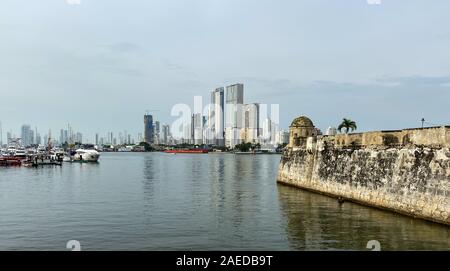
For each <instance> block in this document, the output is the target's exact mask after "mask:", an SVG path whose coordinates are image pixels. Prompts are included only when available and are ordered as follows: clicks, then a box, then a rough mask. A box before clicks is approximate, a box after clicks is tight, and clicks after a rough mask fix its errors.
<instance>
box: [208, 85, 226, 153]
mask: <svg viewBox="0 0 450 271" xmlns="http://www.w3.org/2000/svg"><path fill="white" fill-rule="evenodd" d="M224 100H225V93H224V89H223V87H221V88H217V89H215V90H214V91H213V92H212V93H211V104H210V106H209V112H208V114H209V116H208V121H209V123H208V132H207V139H208V140H207V143H209V144H214V145H217V146H224V145H225V139H224V130H225V129H224V126H225V125H224V110H225V106H224Z"/></svg>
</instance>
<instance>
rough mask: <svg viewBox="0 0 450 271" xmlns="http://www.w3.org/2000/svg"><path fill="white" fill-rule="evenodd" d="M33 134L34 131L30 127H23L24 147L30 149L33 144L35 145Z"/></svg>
mask: <svg viewBox="0 0 450 271" xmlns="http://www.w3.org/2000/svg"><path fill="white" fill-rule="evenodd" d="M32 133H33V130H31V127H30V125H22V131H21V138H22V146H24V147H28V146H30V145H31V144H33V137H34V135H32ZM33 134H34V133H33Z"/></svg>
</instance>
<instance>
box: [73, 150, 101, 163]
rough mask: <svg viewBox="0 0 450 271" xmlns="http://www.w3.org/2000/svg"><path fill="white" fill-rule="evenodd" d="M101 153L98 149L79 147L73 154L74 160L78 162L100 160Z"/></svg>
mask: <svg viewBox="0 0 450 271" xmlns="http://www.w3.org/2000/svg"><path fill="white" fill-rule="evenodd" d="M99 158H100V153H99V152H98V151H96V150H85V149H78V150H76V153H75V154H74V155H73V156H72V161H77V162H98V159H99Z"/></svg>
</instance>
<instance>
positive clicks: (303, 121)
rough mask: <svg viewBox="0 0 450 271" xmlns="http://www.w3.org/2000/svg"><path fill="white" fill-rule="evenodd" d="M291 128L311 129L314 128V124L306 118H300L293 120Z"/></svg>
mask: <svg viewBox="0 0 450 271" xmlns="http://www.w3.org/2000/svg"><path fill="white" fill-rule="evenodd" d="M291 127H308V128H312V127H314V124H313V122H312V121H311V120H310V119H309V118H308V117H305V116H300V117H298V118H296V119H294V121H293V122H292V124H291Z"/></svg>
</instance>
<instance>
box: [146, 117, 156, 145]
mask: <svg viewBox="0 0 450 271" xmlns="http://www.w3.org/2000/svg"><path fill="white" fill-rule="evenodd" d="M153 139H154V127H153V116H152V115H149V114H146V115H144V142H147V143H148V144H153Z"/></svg>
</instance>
